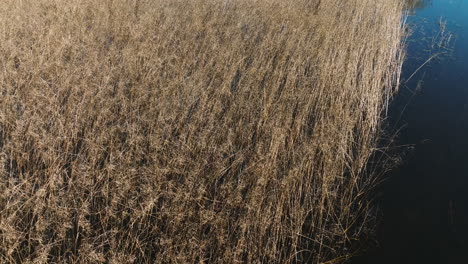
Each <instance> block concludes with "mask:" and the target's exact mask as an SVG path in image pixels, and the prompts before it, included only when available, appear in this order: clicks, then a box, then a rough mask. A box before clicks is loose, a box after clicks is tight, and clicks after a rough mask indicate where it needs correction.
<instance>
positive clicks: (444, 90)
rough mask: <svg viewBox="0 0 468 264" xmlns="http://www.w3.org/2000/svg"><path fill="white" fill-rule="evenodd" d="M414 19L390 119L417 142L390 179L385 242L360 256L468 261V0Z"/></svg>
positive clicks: (431, 8) (440, 0) (430, 5)
mask: <svg viewBox="0 0 468 264" xmlns="http://www.w3.org/2000/svg"><path fill="white" fill-rule="evenodd" d="M408 22H409V24H410V25H411V28H412V30H413V31H414V33H413V34H412V35H411V37H410V38H409V40H408V58H407V61H406V62H405V65H404V74H403V76H404V77H403V79H404V80H405V79H406V80H407V79H408V78H409V77H410V76H412V77H411V79H410V80H408V81H407V82H406V81H404V82H405V85H403V86H402V87H401V90H400V93H399V95H398V96H397V98H396V100H395V101H394V105H393V107H392V111H391V117H390V123H391V125H392V126H393V127H394V128H398V129H401V130H400V136H399V138H398V142H397V144H398V145H406V146H411V147H410V148H407V147H406V148H402V150H403V149H405V150H407V152H408V153H407V154H406V155H405V156H403V161H402V164H401V165H400V166H399V167H398V168H397V169H395V170H394V171H392V172H391V175H389V176H390V177H389V179H388V180H387V181H386V183H385V184H384V186H383V196H382V198H381V202H380V204H381V206H382V211H383V222H382V224H381V226H380V228H379V229H380V231H379V240H380V241H379V244H380V246H379V247H378V248H377V249H375V250H374V251H372V253H369V254H368V255H366V256H364V257H362V258H360V259H359V261H358V262H357V263H395V264H398V263H412V264H416V263H425V264H431V263H442V264H451V263H468V0H433V1H426V5H425V6H424V7H423V8H419V9H416V10H415V11H414V14H412V15H411V16H410V17H409V19H408ZM444 29H445V31H444V32H445V33H444V35H441V33H440V31H441V30H444ZM441 36H442V37H445V40H448V42H449V43H450V45H446V44H447V41H446V42H444V43H442V44H441V45H440V46H439V45H438V43H441V42H438V40H440V37H441ZM435 54H440V55H439V56H436V57H434V58H433V59H432V60H430V61H429V62H428V63H427V64H425V66H424V67H422V68H421V69H420V70H419V71H417V72H416V73H415V74H414V72H415V71H416V70H417V69H418V68H419V67H420V66H421V65H423V64H424V63H425V62H426V61H427V60H428V59H429V58H431V57H432V56H433V55H435Z"/></svg>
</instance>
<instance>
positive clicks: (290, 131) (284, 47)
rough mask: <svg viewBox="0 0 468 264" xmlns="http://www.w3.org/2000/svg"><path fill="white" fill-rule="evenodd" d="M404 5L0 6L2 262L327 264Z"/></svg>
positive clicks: (237, 1) (365, 152)
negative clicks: (303, 263) (302, 263)
mask: <svg viewBox="0 0 468 264" xmlns="http://www.w3.org/2000/svg"><path fill="white" fill-rule="evenodd" d="M402 8H403V4H401V3H399V1H388V0H347V1H342V0H326V1H324V0H308V1H306V0H292V1H282V0H261V1H260V0H259V1H256V0H226V1H221V0H190V1H189V0H170V1H169V0H103V1H92V0H71V1H62V0H22V1H17V0H3V1H2V4H1V5H0V40H1V41H0V83H1V87H0V211H1V215H0V262H1V263H29V262H30V263H46V262H51V263H57V262H64V263H65V262H66V263H237V262H243V263H300V262H307V263H342V262H343V261H345V260H346V259H347V258H348V257H349V256H350V255H352V253H353V249H354V248H353V246H352V244H353V243H352V242H353V241H354V240H356V239H360V238H362V237H365V236H367V235H368V234H369V233H371V232H372V228H373V225H372V223H373V222H372V221H373V214H372V213H371V211H370V208H369V203H368V199H367V198H366V195H367V193H368V191H369V190H370V188H372V187H373V186H374V184H375V182H376V180H377V179H378V178H377V174H376V172H375V171H374V170H372V169H369V168H368V166H367V164H369V159H370V157H371V156H372V155H373V153H375V151H376V147H377V141H378V139H379V135H380V132H381V123H382V118H384V117H385V109H386V106H387V104H388V101H389V99H390V97H391V96H392V94H393V92H394V90H395V87H396V86H397V82H398V79H399V73H400V69H401V64H402V45H401V39H402V35H403V32H402V31H403V30H402V25H401V23H402V22H401V21H402Z"/></svg>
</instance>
